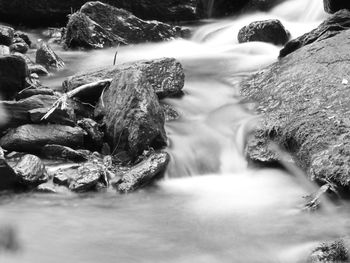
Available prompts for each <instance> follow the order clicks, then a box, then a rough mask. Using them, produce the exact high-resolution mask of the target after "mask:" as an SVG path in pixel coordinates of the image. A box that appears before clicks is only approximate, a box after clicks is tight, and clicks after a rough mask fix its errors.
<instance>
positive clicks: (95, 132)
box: [78, 118, 105, 151]
mask: <svg viewBox="0 0 350 263" xmlns="http://www.w3.org/2000/svg"><path fill="white" fill-rule="evenodd" d="M78 126H79V127H80V128H82V129H83V130H84V131H85V132H86V134H87V136H86V137H85V148H87V149H90V150H92V151H100V150H101V148H102V145H103V139H104V136H105V135H104V133H103V132H102V131H101V128H100V125H99V124H98V123H97V122H95V121H94V120H92V119H88V118H84V119H81V120H79V121H78Z"/></svg>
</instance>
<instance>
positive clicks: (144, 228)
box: [0, 0, 350, 263]
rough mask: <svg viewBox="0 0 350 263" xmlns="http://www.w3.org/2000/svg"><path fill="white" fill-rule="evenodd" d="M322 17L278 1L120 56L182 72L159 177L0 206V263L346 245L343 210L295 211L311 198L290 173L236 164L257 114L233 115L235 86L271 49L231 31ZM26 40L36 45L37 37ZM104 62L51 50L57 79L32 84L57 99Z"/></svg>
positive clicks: (214, 261) (182, 258)
mask: <svg viewBox="0 0 350 263" xmlns="http://www.w3.org/2000/svg"><path fill="white" fill-rule="evenodd" d="M326 16H327V15H326V14H325V13H324V11H323V5H322V1H321V0H307V1H305V0H288V1H285V2H283V3H282V4H280V5H279V6H277V7H275V8H274V9H272V10H271V11H269V12H268V13H251V14H245V15H242V16H238V17H230V18H225V19H221V20H214V19H212V20H206V21H202V23H201V25H198V26H194V25H191V27H192V30H193V32H194V34H193V36H192V38H191V39H190V40H173V41H169V42H165V43H156V44H155V43H152V44H139V45H133V46H126V47H120V48H119V49H118V56H117V63H124V62H129V61H135V60H139V59H153V58H159V57H175V58H177V59H178V60H179V61H180V62H181V63H182V65H183V66H184V70H185V74H186V82H185V87H184V92H185V95H184V96H183V97H181V98H171V99H170V98H168V99H166V100H165V102H166V103H167V104H170V105H172V106H173V107H174V108H175V109H176V110H177V111H178V112H179V113H180V115H181V118H180V119H179V120H176V121H172V122H168V123H167V124H166V131H167V134H168V137H169V148H168V149H167V151H168V152H169V153H170V155H171V163H170V165H169V167H168V170H167V172H166V176H165V179H164V180H162V181H160V182H158V183H157V184H156V185H154V186H152V187H150V188H147V189H143V190H141V191H138V192H136V193H133V194H129V195H119V194H117V193H116V192H115V191H113V190H108V191H107V192H103V193H90V194H83V195H78V194H74V193H71V192H68V191H63V192H62V193H59V194H39V193H25V194H19V195H4V196H2V197H1V199H0V223H1V224H10V225H12V226H14V227H15V228H16V229H17V231H18V237H19V241H20V250H19V252H18V253H15V254H10V253H5V254H0V262H1V263H2V262H4V263H19V262H21V263H22V262H25V263H38V262H39V263H40V262H50V263H61V262H74V263H95V262H99V263H107V262H122V263H136V262H144V263H156V262H159V263H161V262H162V263H163V262H167V263H188V262H196V263H226V262H227V263H231V262H235V263H240V262H242V263H253V262H254V263H255V262H261V263H266V262H282V263H289V262H290V263H296V262H305V261H306V258H307V255H308V254H309V253H310V250H311V249H312V248H314V247H315V246H316V245H317V244H319V243H320V242H322V241H327V240H332V239H336V238H337V237H339V236H342V235H345V234H346V230H347V229H348V228H349V226H350V220H349V219H348V218H350V217H349V215H350V205H349V204H347V203H346V202H344V203H339V204H336V205H335V204H333V203H331V202H325V203H324V206H323V209H322V210H320V211H317V212H314V213H309V212H306V211H302V209H301V208H302V207H303V204H304V203H305V199H304V198H303V196H306V195H308V194H310V193H312V192H314V191H315V190H316V189H317V188H316V186H315V185H313V184H311V183H309V182H308V181H307V179H306V178H305V177H304V175H303V174H301V173H300V171H298V169H296V168H295V169H292V170H291V171H290V172H286V171H282V170H279V169H257V168H255V169H253V168H248V164H247V161H246V160H245V158H244V156H243V148H244V139H245V136H246V133H247V130H249V129H250V127H252V126H253V125H254V123H256V121H257V118H258V116H254V115H253V114H252V113H251V112H249V111H248V110H246V109H245V107H244V105H241V103H240V97H239V82H240V81H241V80H242V78H244V77H246V76H249V75H250V74H252V73H253V72H255V71H257V70H259V69H262V68H263V67H265V66H267V65H269V64H271V63H273V62H275V61H276V60H277V56H278V52H279V50H280V48H281V47H278V46H273V45H271V44H267V43H258V42H252V43H245V44H238V42H237V39H236V38H237V33H238V31H239V29H240V28H241V27H242V26H244V25H247V24H249V23H250V22H253V21H256V20H262V19H270V18H278V19H280V20H281V22H282V23H283V24H284V25H285V27H286V28H287V29H288V30H289V31H290V33H291V35H292V37H293V38H294V37H297V36H299V35H301V34H303V33H305V32H308V31H310V30H311V29H313V28H315V27H316V26H317V25H318V24H319V23H320V22H322V21H323V19H325V17H326ZM30 32H31V36H32V39H40V38H44V36H43V35H42V34H41V31H40V30H32V31H30ZM55 48H56V49H55ZM55 48H54V49H55V50H57V49H58V47H55ZM115 52H116V49H115V48H111V49H105V50H98V51H89V52H83V51H64V50H59V49H58V51H57V53H58V55H59V56H60V57H61V58H62V59H63V60H64V61H65V62H66V69H65V70H62V71H60V72H57V73H56V74H53V75H51V76H49V77H47V78H45V79H43V80H42V82H43V84H44V85H47V86H49V87H53V88H55V89H59V88H60V86H61V83H62V81H63V80H64V78H66V77H67V76H70V75H72V74H74V73H76V72H78V71H84V70H87V69H92V68H96V67H99V66H106V65H112V63H113V59H114V54H115ZM31 55H33V54H31Z"/></svg>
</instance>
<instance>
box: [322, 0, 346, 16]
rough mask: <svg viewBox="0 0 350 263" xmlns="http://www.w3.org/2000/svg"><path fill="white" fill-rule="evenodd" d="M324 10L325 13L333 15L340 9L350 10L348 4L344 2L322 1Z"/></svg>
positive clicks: (335, 0)
mask: <svg viewBox="0 0 350 263" xmlns="http://www.w3.org/2000/svg"><path fill="white" fill-rule="evenodd" d="M323 6H324V10H325V11H326V12H327V13H331V14H333V13H335V12H337V11H339V10H341V9H350V3H349V2H348V1H346V0H323Z"/></svg>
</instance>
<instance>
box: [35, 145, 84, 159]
mask: <svg viewBox="0 0 350 263" xmlns="http://www.w3.org/2000/svg"><path fill="white" fill-rule="evenodd" d="M41 156H43V157H45V158H47V159H52V160H62V159H63V160H69V161H73V162H85V161H87V159H88V158H87V156H86V155H85V154H83V153H81V152H79V151H76V150H73V149H72V148H69V147H67V146H62V145H54V144H48V145H45V146H44V147H43V148H42V150H41Z"/></svg>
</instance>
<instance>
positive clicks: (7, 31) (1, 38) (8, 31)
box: [0, 25, 15, 46]
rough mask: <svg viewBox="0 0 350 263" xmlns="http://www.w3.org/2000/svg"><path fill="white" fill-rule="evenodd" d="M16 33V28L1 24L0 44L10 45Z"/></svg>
mask: <svg viewBox="0 0 350 263" xmlns="http://www.w3.org/2000/svg"><path fill="white" fill-rule="evenodd" d="M14 34H15V30H14V29H13V28H12V27H9V26H2V25H0V45H5V46H10V45H11V44H12V40H13V37H14Z"/></svg>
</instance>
